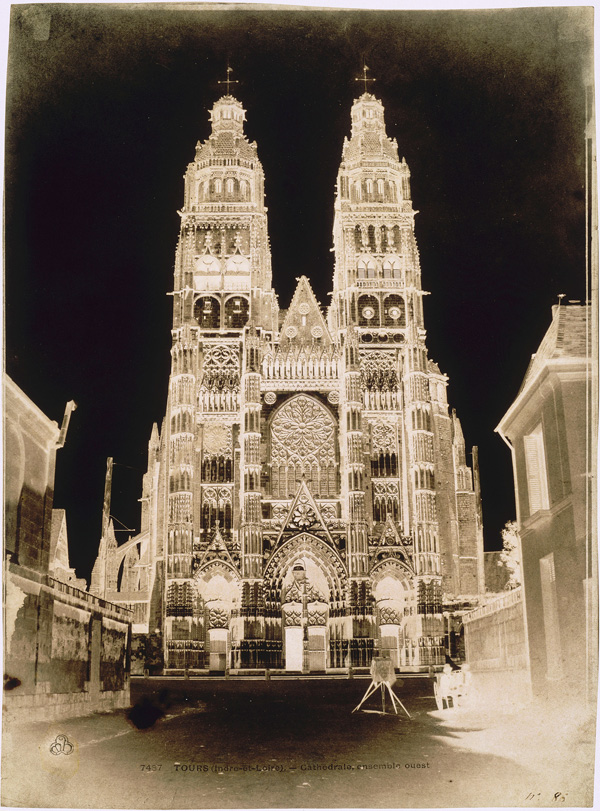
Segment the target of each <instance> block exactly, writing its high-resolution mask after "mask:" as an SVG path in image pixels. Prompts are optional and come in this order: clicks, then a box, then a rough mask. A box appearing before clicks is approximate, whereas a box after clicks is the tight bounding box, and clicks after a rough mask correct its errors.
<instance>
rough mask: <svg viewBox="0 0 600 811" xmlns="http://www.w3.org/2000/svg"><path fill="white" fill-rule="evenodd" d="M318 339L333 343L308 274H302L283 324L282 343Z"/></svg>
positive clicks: (326, 344)
mask: <svg viewBox="0 0 600 811" xmlns="http://www.w3.org/2000/svg"><path fill="white" fill-rule="evenodd" d="M315 340H318V341H319V342H320V343H321V344H322V345H324V346H331V344H332V343H333V342H332V340H331V335H330V334H329V330H328V329H327V324H326V323H325V318H324V317H323V314H322V312H321V308H320V306H319V302H318V301H317V299H316V298H315V294H314V293H313V291H312V287H311V286H310V282H309V281H308V279H307V277H306V276H300V278H299V279H298V284H297V286H296V292H295V293H294V296H293V298H292V303H291V304H290V306H289V309H288V310H287V313H286V316H285V318H284V320H283V324H282V325H281V339H280V345H281V346H283V345H285V344H289V343H290V342H291V343H295V344H300V343H303V344H312V343H314V341H315Z"/></svg>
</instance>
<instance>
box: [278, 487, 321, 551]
mask: <svg viewBox="0 0 600 811" xmlns="http://www.w3.org/2000/svg"><path fill="white" fill-rule="evenodd" d="M286 532H294V533H296V532H312V533H323V534H324V535H325V536H326V538H327V540H328V541H329V542H330V543H331V544H333V538H332V537H331V533H330V532H329V530H328V529H327V525H326V524H325V521H324V520H323V516H322V515H321V511H320V510H319V508H318V506H317V503H316V501H315V500H314V498H313V496H312V494H311V492H310V490H309V489H308V485H307V484H306V481H305V480H304V479H302V481H301V482H300V485H299V486H298V490H297V491H296V495H295V496H294V499H293V501H292V505H291V507H290V509H289V512H288V514H287V516H286V518H285V521H284V522H283V526H282V527H281V531H280V532H279V537H278V538H277V544H276V546H277V545H279V543H280V542H281V539H282V538H283V535H284V533H286Z"/></svg>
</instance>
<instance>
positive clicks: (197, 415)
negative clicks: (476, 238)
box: [92, 92, 483, 673]
mask: <svg viewBox="0 0 600 811" xmlns="http://www.w3.org/2000/svg"><path fill="white" fill-rule="evenodd" d="M351 115H352V131H351V136H350V138H349V139H348V138H346V139H345V140H344V145H343V148H342V161H341V165H340V169H339V173H338V179H337V189H336V197H335V221H334V232H333V240H334V251H335V268H334V276H333V294H332V300H331V304H330V306H329V308H328V310H327V312H326V313H324V312H323V310H322V308H321V306H320V304H319V303H318V301H317V300H316V298H315V296H314V293H313V291H312V289H311V285H310V282H309V280H308V279H307V278H306V277H304V276H303V277H301V278H300V279H299V280H298V284H297V287H296V291H295V293H294V296H293V298H292V301H291V304H290V306H289V309H287V310H282V309H280V308H279V305H278V300H277V296H276V294H275V291H274V290H273V287H272V273H271V256H270V251H269V238H268V230H267V213H266V208H265V205H264V174H263V169H262V166H261V163H260V161H259V159H258V153H257V147H256V144H255V143H250V142H249V141H248V139H247V138H246V136H245V135H244V120H245V111H244V109H243V108H242V105H241V104H240V102H239V101H237V99H235V98H233V97H232V96H231V95H226V96H223V97H222V98H221V99H219V100H218V101H217V102H216V104H215V105H214V107H213V109H212V111H211V114H210V120H211V123H212V132H211V134H210V135H209V137H208V140H206V141H204V142H203V143H198V145H197V147H196V155H195V159H194V161H193V162H192V163H190V164H189V165H188V167H187V171H186V174H185V191H184V201H183V207H182V209H181V211H180V212H179V213H180V215H181V231H180V235H179V241H178V244H177V250H176V258H175V274H174V286H173V291H172V296H173V329H172V348H171V359H172V360H171V364H172V365H171V376H170V383H169V395H168V401H167V410H166V416H165V419H164V421H163V423H162V426H161V430H160V433H159V431H158V428H157V426H156V425H155V426H154V428H153V431H152V436H151V439H150V443H149V452H148V471H147V473H146V474H145V476H144V481H143V493H142V499H141V500H142V521H141V532H140V533H139V534H138V535H136V536H134V537H132V538H130V539H129V540H128V541H127V542H126V543H124V544H122V545H121V546H117V544H116V541H115V536H114V531H113V529H112V527H111V526H110V525H109V526H108V527H107V530H106V532H105V533H104V537H103V538H102V540H101V544H100V552H99V556H98V560H97V562H96V566H95V567H94V573H93V577H92V591H94V592H95V593H97V594H100V595H101V596H103V597H106V598H107V599H109V600H112V601H114V602H117V603H120V604H122V605H126V606H127V607H129V608H130V609H132V610H133V612H134V626H133V631H134V646H133V657H134V671H135V668H136V661H137V667H138V669H141V668H142V667H149V666H150V665H152V666H153V667H154V669H155V670H156V669H157V668H161V667H162V668H164V671H165V672H174V671H182V670H201V671H203V670H204V671H213V672H223V671H237V670H239V671H248V670H264V669H266V668H268V669H270V670H277V669H281V670H286V671H290V672H303V673H310V672H329V671H334V670H335V669H340V668H348V667H350V666H351V667H363V666H368V665H369V664H370V661H371V658H372V657H373V655H383V656H390V657H391V658H392V660H393V661H394V664H395V666H396V667H398V668H400V669H401V670H406V671H416V672H418V671H420V670H426V669H428V667H429V666H431V665H436V664H440V663H443V662H444V655H445V645H446V644H447V641H448V640H447V638H446V632H447V626H446V624H445V621H444V614H443V612H444V611H445V610H446V612H447V611H448V609H449V608H451V607H452V605H456V601H457V599H458V598H460V599H463V600H464V599H469V598H470V599H473V598H474V597H476V595H477V594H478V593H479V591H480V589H481V588H482V574H483V571H482V570H483V542H482V527H481V515H480V509H479V498H478V494H477V493H476V490H475V489H474V487H473V476H472V471H471V469H470V467H469V466H468V464H467V460H466V455H465V444H464V439H463V435H462V431H461V427H460V422H459V420H458V418H457V417H456V415H455V413H454V412H452V413H449V409H448V403H447V399H446V387H447V384H448V378H447V377H446V376H445V375H444V374H443V373H442V372H441V371H440V370H439V368H438V366H437V365H436V364H435V363H434V362H433V361H431V360H430V359H429V358H428V354H427V348H426V345H425V337H426V333H425V328H424V322H423V295H424V291H423V290H422V287H421V271H420V266H419V253H418V249H417V245H416V241H415V236H414V217H415V211H414V210H413V207H412V203H411V193H410V172H409V169H408V166H407V164H406V161H405V160H404V159H402V160H399V158H398V146H397V143H396V140H395V139H392V138H389V137H388V136H387V134H386V130H385V122H384V111H383V105H382V104H381V102H380V101H379V100H378V99H376V98H375V97H374V96H373V95H371V94H369V93H366V92H365V93H364V94H363V95H362V96H361V97H360V98H359V99H357V100H356V101H355V102H354V104H353V106H352V114H351ZM149 651H151V652H152V653H151V655H150V654H149V653H148V652H149ZM149 657H150V658H151V659H152V661H150V660H149ZM142 660H143V661H142Z"/></svg>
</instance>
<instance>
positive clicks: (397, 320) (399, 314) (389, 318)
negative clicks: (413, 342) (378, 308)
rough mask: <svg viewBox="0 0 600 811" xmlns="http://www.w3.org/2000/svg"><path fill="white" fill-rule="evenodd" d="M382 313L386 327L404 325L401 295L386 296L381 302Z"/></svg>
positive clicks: (404, 316) (404, 314)
mask: <svg viewBox="0 0 600 811" xmlns="http://www.w3.org/2000/svg"><path fill="white" fill-rule="evenodd" d="M383 313H384V324H385V326H386V327H404V326H406V313H405V306H404V299H403V298H402V296H397V295H392V296H386V297H385V299H384V302H383Z"/></svg>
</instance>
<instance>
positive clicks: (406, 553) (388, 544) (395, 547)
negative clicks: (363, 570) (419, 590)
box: [371, 515, 413, 569]
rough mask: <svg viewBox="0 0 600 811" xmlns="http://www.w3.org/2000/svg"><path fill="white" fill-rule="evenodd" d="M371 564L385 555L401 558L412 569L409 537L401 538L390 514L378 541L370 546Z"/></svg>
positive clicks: (411, 547) (411, 551)
mask: <svg viewBox="0 0 600 811" xmlns="http://www.w3.org/2000/svg"><path fill="white" fill-rule="evenodd" d="M371 553H372V554H371V565H373V564H374V563H375V562H376V561H377V560H381V559H383V558H386V557H395V558H399V559H400V560H402V561H403V562H404V563H405V564H406V565H407V566H409V567H410V568H411V569H412V553H413V545H412V541H411V539H410V538H402V537H401V536H400V534H399V532H398V529H397V528H396V525H395V524H394V521H393V519H392V517H391V516H390V515H388V517H387V518H386V521H385V524H384V525H383V530H382V532H381V536H380V538H379V541H378V542H377V543H376V544H375V545H374V546H372V547H371Z"/></svg>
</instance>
